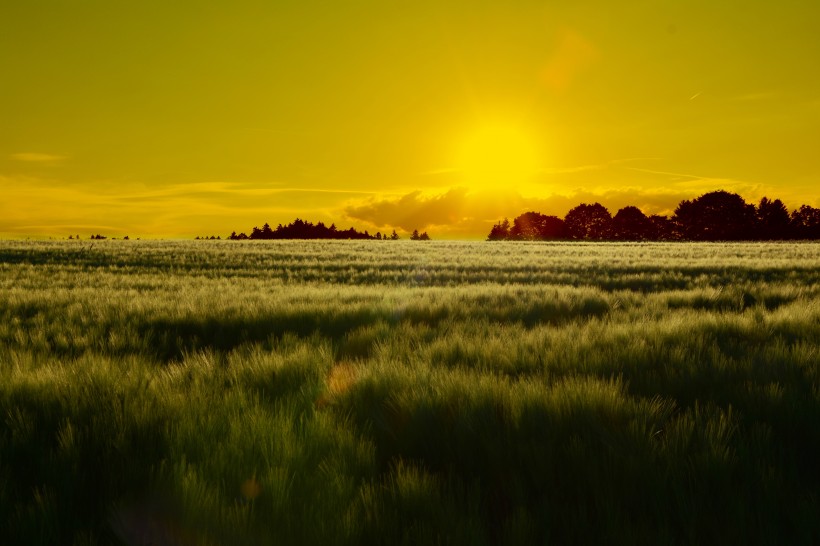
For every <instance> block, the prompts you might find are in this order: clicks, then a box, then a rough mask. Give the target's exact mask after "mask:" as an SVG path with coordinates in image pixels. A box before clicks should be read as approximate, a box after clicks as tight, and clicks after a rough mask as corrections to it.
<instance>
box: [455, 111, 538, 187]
mask: <svg viewBox="0 0 820 546" xmlns="http://www.w3.org/2000/svg"><path fill="white" fill-rule="evenodd" d="M457 161H458V169H459V171H460V172H462V173H463V174H464V177H465V182H466V183H468V184H470V185H471V186H473V187H478V188H481V189H495V188H499V187H505V186H508V185H509V184H522V183H526V182H529V181H531V180H532V178H533V176H534V175H535V174H537V173H538V171H539V170H540V169H541V156H540V153H539V147H538V146H537V145H536V140H535V139H534V138H533V137H532V136H530V135H529V134H527V133H525V132H524V131H523V130H522V129H520V128H518V127H515V126H512V125H503V124H495V125H485V126H482V127H480V128H479V129H478V130H477V131H475V132H474V133H472V134H471V135H469V136H468V137H467V138H465V139H464V140H463V141H462V143H461V147H460V148H459V150H458V156H457Z"/></svg>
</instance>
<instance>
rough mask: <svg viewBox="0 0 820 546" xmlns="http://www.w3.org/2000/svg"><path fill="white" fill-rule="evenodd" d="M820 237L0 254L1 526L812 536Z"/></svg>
mask: <svg viewBox="0 0 820 546" xmlns="http://www.w3.org/2000/svg"><path fill="white" fill-rule="evenodd" d="M818 460H820V245H818V244H810V243H749V244H744V243H732V244H728V243H727V244H719V243H711V244H710V243H704V244H696V243H640V244H639V243H602V244H593V243H589V244H583V243H489V242H439V241H432V242H410V241H324V242H321V241H246V242H236V241H185V242H183V241H111V240H107V241H94V242H93V244H92V243H91V242H90V241H38V242H31V241H0V514H2V516H0V543H3V544H67V545H69V544H76V545H91V544H135V545H136V544H238V545H245V544H248V545H250V544H287V545H291V544H293V545H298V544H305V545H309V544H323V545H324V544H351V545H352V544H391V545H393V544H408V545H411V544H412V545H416V544H470V545H495V544H562V545H563V544H630V545H635V544H646V545H657V544H693V545H694V544H718V543H723V544H806V545H808V544H817V543H820V517H818V514H820V498H819V497H818V492H819V491H820V465H818V464H817V461H818Z"/></svg>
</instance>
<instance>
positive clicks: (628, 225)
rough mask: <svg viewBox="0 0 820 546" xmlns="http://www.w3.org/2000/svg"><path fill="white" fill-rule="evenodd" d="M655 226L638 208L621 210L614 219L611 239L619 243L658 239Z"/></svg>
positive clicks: (629, 207) (631, 207)
mask: <svg viewBox="0 0 820 546" xmlns="http://www.w3.org/2000/svg"><path fill="white" fill-rule="evenodd" d="M654 228H655V226H654V224H653V223H652V220H650V219H649V218H648V217H647V216H646V215H645V214H644V213H643V211H641V209H639V208H638V207H633V206H632V205H630V206H627V207H624V208H622V209H621V210H619V211H618V212H617V213H616V214H615V216H614V217H613V218H612V232H611V237H612V238H613V239H617V240H619V241H645V240H652V239H657V238H658V237H657V235H656V233H655V229H654Z"/></svg>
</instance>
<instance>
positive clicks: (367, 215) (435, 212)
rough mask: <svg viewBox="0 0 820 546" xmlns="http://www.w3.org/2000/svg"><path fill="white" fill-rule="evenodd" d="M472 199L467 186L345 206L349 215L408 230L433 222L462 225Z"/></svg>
mask: <svg viewBox="0 0 820 546" xmlns="http://www.w3.org/2000/svg"><path fill="white" fill-rule="evenodd" d="M468 203H469V201H468V199H467V189H466V188H451V189H450V190H448V191H446V192H445V193H443V194H440V195H433V196H425V195H423V194H422V192H420V191H414V192H411V193H408V194H406V195H403V196H401V197H399V198H398V199H378V198H375V199H370V200H368V201H367V202H365V203H363V204H360V205H351V206H348V207H346V208H345V210H344V212H345V214H346V215H347V216H348V217H350V218H353V219H357V220H364V221H365V222H368V223H370V224H373V225H374V226H378V227H387V226H390V227H398V228H401V229H403V230H405V231H412V230H414V229H423V228H425V227H427V226H430V225H452V224H458V223H459V222H460V221H462V219H463V215H464V214H465V212H466V210H467V205H468Z"/></svg>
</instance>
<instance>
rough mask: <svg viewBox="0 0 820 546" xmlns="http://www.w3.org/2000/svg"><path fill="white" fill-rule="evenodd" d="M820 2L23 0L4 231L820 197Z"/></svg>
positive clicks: (0, 231) (422, 224) (445, 227)
mask: <svg viewBox="0 0 820 546" xmlns="http://www.w3.org/2000/svg"><path fill="white" fill-rule="evenodd" d="M818 28H820V2H816V1H815V0H783V1H779V2H771V1H768V0H766V1H761V0H745V1H732V0H726V1H721V2H715V1H713V0H710V1H706V0H687V1H686V2H683V1H671V0H670V1H650V0H644V1H624V2H613V1H609V0H607V1H604V0H594V1H587V2H584V1H569V0H561V1H551V2H536V1H520V0H517V1H513V0H507V1H503V2H502V1H500V0H499V1H489V0H463V1H462V0H458V1H446V0H439V1H426V0H417V1H414V2H403V1H402V2H385V1H383V0H372V1H371V0H367V1H362V0H358V1H357V0H347V1H344V2H342V1H339V2H318V1H312V0H298V1H296V0H294V1H291V0H276V1H272V0H268V1H262V0H257V1H248V0H235V1H227V0H225V1H221V2H216V1H196V2H194V1H188V0H178V1H174V2H168V1H161V2H160V1H154V0H143V1H141V2H125V1H118V0H94V1H92V0H74V1H57V0H38V1H34V0H32V1H26V2H17V1H11V0H10V1H3V2H0V190H2V197H0V236H5V237H21V236H59V237H65V236H68V234H81V235H82V236H83V237H87V236H88V235H90V234H91V233H104V234H107V235H110V236H122V235H126V234H127V235H130V236H132V237H138V236H142V237H192V236H194V235H210V234H219V235H222V236H224V235H226V234H228V233H230V232H231V231H233V230H237V231H249V230H250V229H251V228H252V227H253V226H254V225H261V224H263V223H264V222H269V223H271V224H273V225H276V224H277V223H280V222H282V223H286V222H289V221H291V220H293V219H294V218H295V217H296V216H299V217H302V218H305V219H308V220H312V221H326V222H336V224H337V225H339V226H340V227H348V226H351V225H353V226H356V227H357V228H360V229H369V230H370V231H371V232H374V231H377V230H380V231H385V230H388V231H389V230H390V229H393V228H396V229H397V230H398V231H400V232H401V231H407V230H412V229H414V228H418V229H424V230H427V231H428V232H429V233H430V235H431V236H433V237H434V238H437V237H438V238H449V237H459V238H460V237H484V236H486V234H487V233H488V231H489V228H490V227H491V225H492V223H493V222H494V221H495V220H497V219H498V218H499V217H501V216H509V217H510V218H512V217H514V216H516V215H518V214H520V213H522V212H524V211H526V210H538V211H540V212H544V213H548V214H557V215H559V216H563V215H564V214H565V213H566V212H567V210H569V208H571V207H572V206H574V205H577V204H579V203H581V202H592V201H600V202H601V203H603V204H604V205H605V206H607V207H609V208H610V210H611V212H613V213H614V212H615V211H616V210H617V209H618V208H620V207H622V206H625V205H627V204H634V205H637V206H639V207H641V208H642V209H643V210H644V211H645V212H647V213H668V212H671V210H672V209H674V207H675V205H676V204H677V203H678V202H679V201H680V200H681V199H683V198H693V197H696V196H697V195H700V194H701V193H703V192H706V191H711V190H716V189H725V190H729V191H735V192H738V193H740V194H741V195H743V196H744V197H745V198H746V199H747V200H749V201H757V200H758V199H759V198H760V197H762V196H763V195H767V196H769V197H772V198H774V197H778V198H781V199H782V200H783V201H784V202H785V203H786V204H787V206H789V207H790V208H796V207H798V206H799V205H801V204H804V203H805V204H810V205H813V206H820V153H818V151H817V149H818V142H820V67H819V66H818V61H819V60H820V33H818V32H817V29H818Z"/></svg>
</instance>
